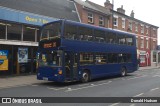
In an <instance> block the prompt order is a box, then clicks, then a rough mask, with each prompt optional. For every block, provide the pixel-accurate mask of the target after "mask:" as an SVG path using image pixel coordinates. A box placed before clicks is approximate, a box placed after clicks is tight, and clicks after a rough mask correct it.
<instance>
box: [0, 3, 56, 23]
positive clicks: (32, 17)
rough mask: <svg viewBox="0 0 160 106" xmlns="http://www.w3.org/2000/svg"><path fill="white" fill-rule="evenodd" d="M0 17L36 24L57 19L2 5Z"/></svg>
mask: <svg viewBox="0 0 160 106" xmlns="http://www.w3.org/2000/svg"><path fill="white" fill-rule="evenodd" d="M0 19H2V20H8V21H14V22H19V23H25V24H32V25H38V26H41V25H43V24H46V23H48V22H52V21H55V20H57V19H56V18H51V17H47V16H42V15H37V14H33V13H29V12H24V11H18V10H14V9H10V8H6V7H2V6H0Z"/></svg>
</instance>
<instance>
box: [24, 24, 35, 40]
mask: <svg viewBox="0 0 160 106" xmlns="http://www.w3.org/2000/svg"><path fill="white" fill-rule="evenodd" d="M36 31H37V29H36V28H34V27H30V26H24V27H23V41H33V42H35V36H36Z"/></svg>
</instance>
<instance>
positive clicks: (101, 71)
mask: <svg viewBox="0 0 160 106" xmlns="http://www.w3.org/2000/svg"><path fill="white" fill-rule="evenodd" d="M86 69H87V70H89V71H90V73H91V78H92V79H94V78H100V77H105V76H113V75H118V74H120V69H121V65H120V64H116V67H115V64H105V65H92V66H81V67H80V70H82V71H83V70H86Z"/></svg>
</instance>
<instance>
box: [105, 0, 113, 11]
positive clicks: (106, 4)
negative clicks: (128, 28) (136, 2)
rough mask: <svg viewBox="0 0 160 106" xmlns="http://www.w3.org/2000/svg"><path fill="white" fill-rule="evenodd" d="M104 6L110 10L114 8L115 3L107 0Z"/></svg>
mask: <svg viewBox="0 0 160 106" xmlns="http://www.w3.org/2000/svg"><path fill="white" fill-rule="evenodd" d="M104 6H105V7H106V8H108V9H110V10H112V9H113V4H111V3H110V1H109V0H106V2H105V3H104Z"/></svg>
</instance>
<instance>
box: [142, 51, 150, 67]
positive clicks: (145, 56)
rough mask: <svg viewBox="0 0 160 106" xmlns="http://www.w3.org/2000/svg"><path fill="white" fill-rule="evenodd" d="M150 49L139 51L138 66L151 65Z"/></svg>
mask: <svg viewBox="0 0 160 106" xmlns="http://www.w3.org/2000/svg"><path fill="white" fill-rule="evenodd" d="M150 58H151V53H150V51H139V59H140V64H139V66H140V67H146V66H151V59H150Z"/></svg>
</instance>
